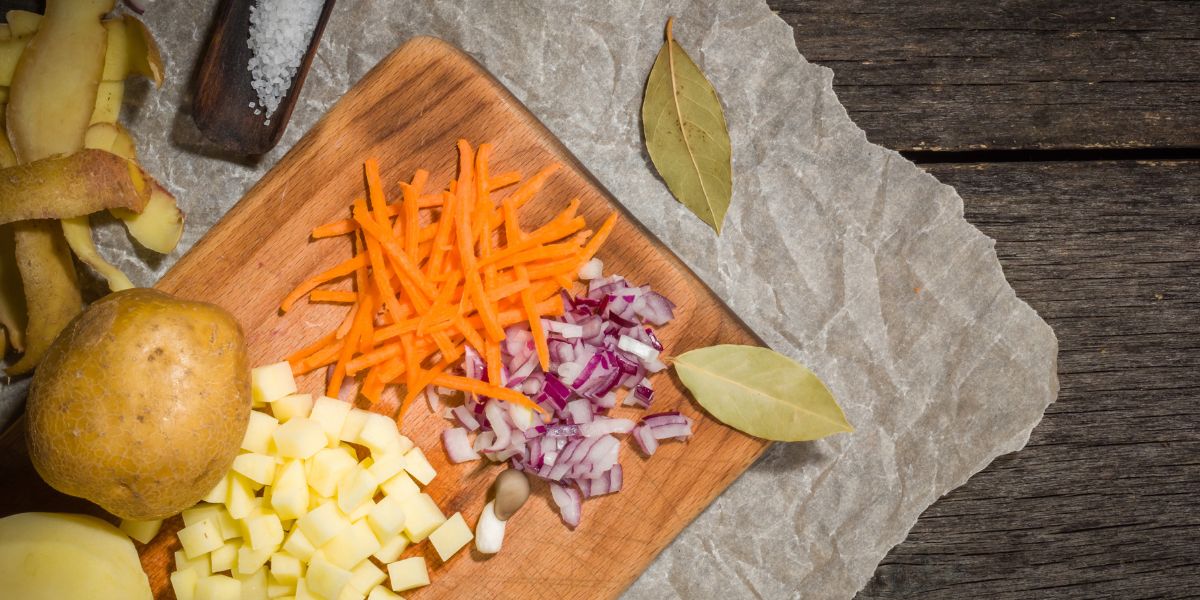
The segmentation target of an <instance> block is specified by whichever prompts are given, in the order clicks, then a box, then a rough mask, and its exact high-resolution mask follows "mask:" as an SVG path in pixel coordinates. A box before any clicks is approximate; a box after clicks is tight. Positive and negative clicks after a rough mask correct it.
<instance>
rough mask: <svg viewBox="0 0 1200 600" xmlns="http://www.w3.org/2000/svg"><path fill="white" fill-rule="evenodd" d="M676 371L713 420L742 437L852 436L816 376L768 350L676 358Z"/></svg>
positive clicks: (713, 350)
mask: <svg viewBox="0 0 1200 600" xmlns="http://www.w3.org/2000/svg"><path fill="white" fill-rule="evenodd" d="M674 365H675V372H676V373H677V374H678V375H679V379H680V380H682V381H683V384H684V385H685V386H687V388H688V390H689V391H691V392H692V395H693V396H694V397H695V398H696V401H697V402H699V403H700V405H701V406H703V407H704V409H705V410H707V411H708V412H709V414H711V415H712V416H714V417H716V418H717V419H718V420H719V421H721V422H722V423H724V424H726V425H729V426H730V427H733V428H734V429H737V430H739V431H742V432H744V433H748V434H750V435H753V436H755V437H760V438H764V439H768V440H776V441H782V442H800V441H807V440H815V439H819V438H823V437H825V436H828V435H832V434H835V433H844V432H852V431H854V428H853V427H852V426H851V425H850V423H849V422H848V421H846V415H844V414H843V413H842V409H841V407H839V406H838V404H837V401H836V400H834V398H833V394H831V393H829V389H828V388H826V387H825V384H824V383H822V382H821V380H820V379H819V378H818V377H817V376H816V375H814V374H813V372H812V371H809V370H808V369H807V368H805V367H804V366H803V365H801V364H799V363H797V362H795V361H793V360H792V359H790V358H788V357H786V356H784V355H782V354H780V353H778V352H775V351H774V350H771V349H769V348H760V347H757V346H736V345H721V346H710V347H708V348H700V349H698V350H692V351H690V352H686V353H684V354H682V355H680V356H677V357H676V358H675V359H674Z"/></svg>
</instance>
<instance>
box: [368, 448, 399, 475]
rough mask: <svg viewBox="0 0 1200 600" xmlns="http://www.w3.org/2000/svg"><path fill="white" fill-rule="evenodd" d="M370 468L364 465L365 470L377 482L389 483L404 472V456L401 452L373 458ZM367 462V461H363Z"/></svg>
mask: <svg viewBox="0 0 1200 600" xmlns="http://www.w3.org/2000/svg"><path fill="white" fill-rule="evenodd" d="M370 460H371V464H370V466H367V465H363V468H365V469H367V471H368V472H369V473H370V474H371V477H374V478H375V481H387V480H389V479H391V478H392V477H395V476H396V473H399V472H400V471H403V470H404V466H405V463H404V454H403V453H400V452H391V453H388V454H384V455H382V456H379V457H371V459H370ZM363 462H366V461H363Z"/></svg>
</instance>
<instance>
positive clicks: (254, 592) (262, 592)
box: [233, 569, 268, 600]
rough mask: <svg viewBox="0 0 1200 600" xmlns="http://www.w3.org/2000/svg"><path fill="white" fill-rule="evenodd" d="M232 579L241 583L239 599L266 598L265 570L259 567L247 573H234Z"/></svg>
mask: <svg viewBox="0 0 1200 600" xmlns="http://www.w3.org/2000/svg"><path fill="white" fill-rule="evenodd" d="M233 578H234V579H236V580H238V581H239V582H241V584H242V596H241V600H267V598H268V596H267V572H266V571H265V570H263V569H259V570H257V571H255V572H253V573H250V574H249V575H244V574H242V573H235V574H234V576H233Z"/></svg>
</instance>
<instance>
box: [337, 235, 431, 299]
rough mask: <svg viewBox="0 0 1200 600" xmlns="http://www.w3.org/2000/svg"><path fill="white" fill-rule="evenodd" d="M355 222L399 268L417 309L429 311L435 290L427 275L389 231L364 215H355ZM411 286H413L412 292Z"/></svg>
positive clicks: (397, 272)
mask: <svg viewBox="0 0 1200 600" xmlns="http://www.w3.org/2000/svg"><path fill="white" fill-rule="evenodd" d="M354 220H355V221H358V224H359V225H360V226H362V228H363V231H365V232H366V233H367V239H368V240H372V239H373V240H375V242H377V243H378V244H379V247H380V250H382V251H383V253H384V254H385V255H387V257H388V259H389V260H390V261H391V263H392V264H393V265H395V266H396V267H399V268H398V269H397V271H396V274H397V275H400V276H401V277H400V284H401V285H402V286H404V288H405V291H409V292H410V299H411V300H412V302H413V304H414V305H415V306H416V307H417V309H418V310H427V309H428V308H429V302H428V299H429V298H432V297H433V295H434V293H435V290H434V287H433V284H432V283H430V282H429V280H428V279H427V278H426V277H425V274H424V273H422V272H421V270H420V269H418V268H417V266H416V265H414V264H413V262H412V261H411V260H409V258H408V256H407V255H405V254H404V251H403V250H402V249H401V248H400V244H398V243H396V240H395V239H394V238H392V237H391V236H390V235H389V231H388V230H387V229H381V228H380V227H379V226H378V225H376V224H375V223H372V222H371V220H370V218H368V217H367V216H366V215H364V214H356V215H354ZM406 284H407V285H406ZM409 286H412V289H411V290H410V288H409Z"/></svg>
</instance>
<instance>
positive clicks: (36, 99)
mask: <svg viewBox="0 0 1200 600" xmlns="http://www.w3.org/2000/svg"><path fill="white" fill-rule="evenodd" d="M114 3H115V0H51V1H50V2H48V3H47V4H46V16H45V17H44V18H43V19H42V21H41V24H40V26H39V28H38V30H37V33H36V34H34V36H33V39H32V40H31V41H30V42H29V45H28V46H26V48H25V52H23V53H22V54H21V58H20V60H18V61H17V68H16V71H15V72H14V73H13V82H12V89H11V90H10V92H9V96H10V97H9V102H8V110H7V129H8V140H9V142H10V143H12V146H13V150H14V151H15V152H16V155H17V160H18V161H19V162H23V163H27V162H32V161H35V160H38V159H41V158H46V157H49V156H54V155H56V154H64V155H65V154H71V153H73V152H76V151H78V150H79V149H80V148H82V147H83V136H84V132H85V131H87V128H88V125H89V124H90V121H91V116H92V112H93V110H94V109H95V106H96V92H97V88H98V87H99V85H100V77H101V75H102V74H103V72H104V55H105V49H106V47H107V43H108V32H107V30H106V29H105V28H104V25H103V24H101V22H100V18H101V17H102V16H104V14H105V13H107V12H108V11H110V10H112V9H113V5H114ZM10 14H11V13H10ZM10 25H11V23H10Z"/></svg>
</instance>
